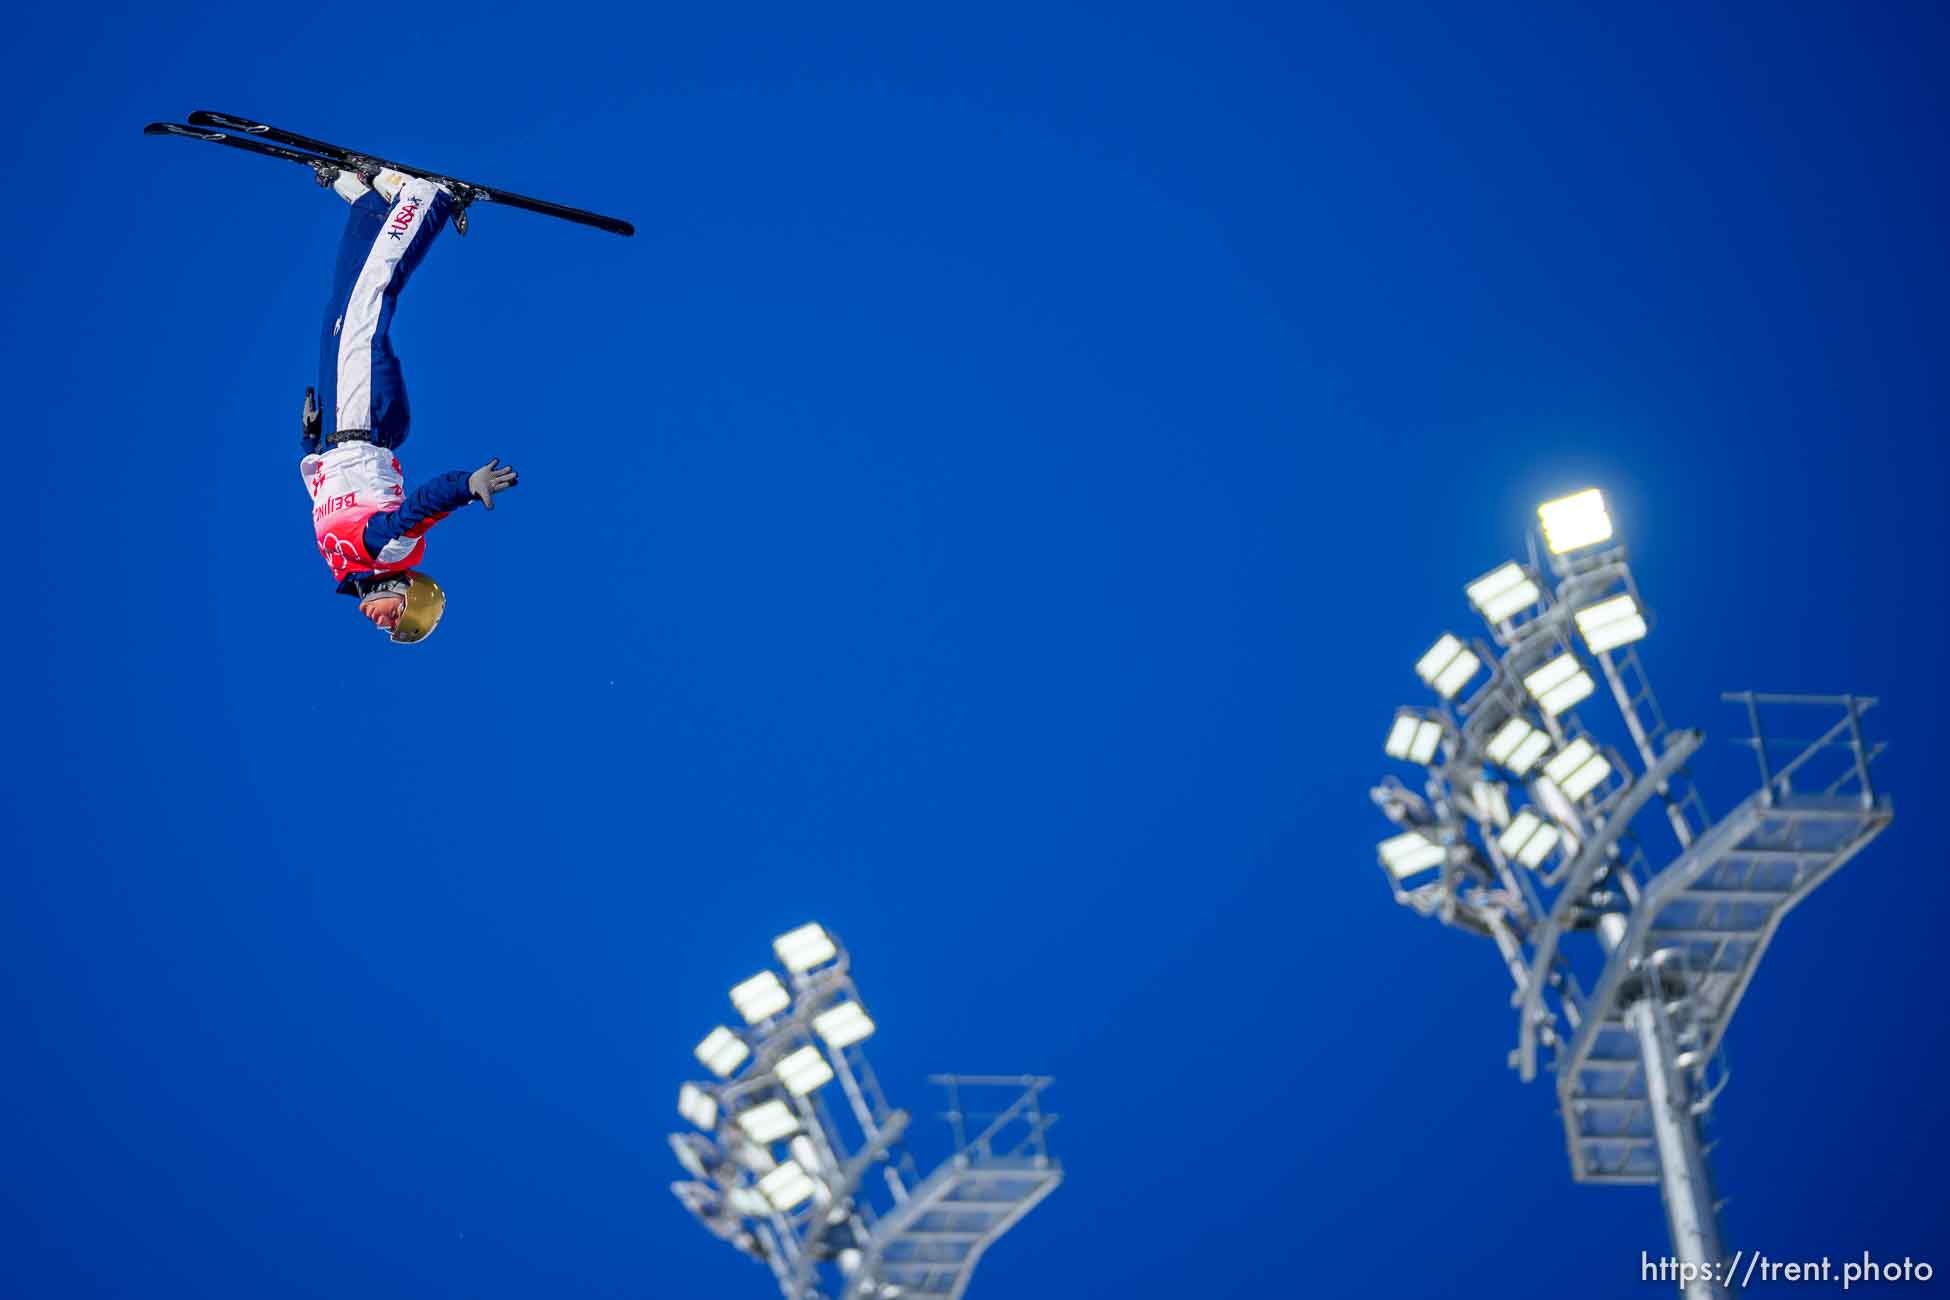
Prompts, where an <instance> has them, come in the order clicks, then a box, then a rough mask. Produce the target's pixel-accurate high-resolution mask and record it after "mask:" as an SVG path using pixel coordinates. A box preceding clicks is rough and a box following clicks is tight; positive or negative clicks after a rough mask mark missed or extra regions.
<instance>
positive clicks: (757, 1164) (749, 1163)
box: [732, 1142, 779, 1177]
mask: <svg viewBox="0 0 1950 1300" xmlns="http://www.w3.org/2000/svg"><path fill="white" fill-rule="evenodd" d="M732 1156H733V1158H734V1159H736V1160H737V1161H738V1163H739V1164H741V1165H743V1166H744V1167H745V1168H747V1169H749V1170H751V1171H752V1173H754V1174H757V1175H759V1176H761V1177H763V1176H764V1175H766V1174H769V1173H771V1172H772V1171H773V1170H774V1169H777V1168H778V1167H779V1162H778V1161H776V1160H774V1159H772V1153H771V1152H770V1151H767V1150H766V1149H765V1148H764V1147H761V1146H755V1145H753V1144H752V1143H750V1142H740V1143H739V1144H738V1145H737V1146H736V1147H734V1148H733V1149H732Z"/></svg>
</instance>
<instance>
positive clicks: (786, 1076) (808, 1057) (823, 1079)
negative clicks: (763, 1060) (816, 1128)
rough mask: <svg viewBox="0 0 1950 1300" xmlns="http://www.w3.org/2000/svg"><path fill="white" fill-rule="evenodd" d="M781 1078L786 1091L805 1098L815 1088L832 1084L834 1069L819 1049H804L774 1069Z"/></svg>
mask: <svg viewBox="0 0 1950 1300" xmlns="http://www.w3.org/2000/svg"><path fill="white" fill-rule="evenodd" d="M772 1072H773V1073H774V1074H776V1075H778V1076H779V1082H780V1083H783V1084H784V1085H785V1090H786V1091H787V1092H789V1093H791V1094H792V1095H793V1096H795V1097H803V1096H805V1095H806V1094H807V1093H809V1092H811V1091H812V1090H813V1089H815V1088H821V1087H824V1086H825V1085H826V1084H828V1083H830V1082H832V1079H833V1067H832V1066H830V1065H828V1064H826V1058H825V1057H823V1056H821V1055H820V1054H819V1049H818V1048H817V1047H811V1046H807V1047H802V1048H800V1049H799V1050H798V1051H796V1052H794V1053H792V1055H790V1056H788V1057H786V1058H785V1059H784V1060H782V1061H780V1062H779V1063H778V1064H777V1065H775V1066H773V1067H772Z"/></svg>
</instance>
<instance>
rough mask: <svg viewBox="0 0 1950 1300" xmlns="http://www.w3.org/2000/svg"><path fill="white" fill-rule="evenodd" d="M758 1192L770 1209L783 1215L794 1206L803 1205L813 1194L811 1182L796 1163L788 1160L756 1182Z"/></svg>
mask: <svg viewBox="0 0 1950 1300" xmlns="http://www.w3.org/2000/svg"><path fill="white" fill-rule="evenodd" d="M758 1190H759V1191H761V1192H763V1193H764V1194H765V1199H766V1201H767V1202H769V1203H770V1204H771V1207H772V1208H773V1209H775V1210H777V1211H778V1212H779V1213H780V1214H784V1213H785V1212H786V1211H787V1210H790V1209H791V1208H792V1207H793V1206H795V1205H804V1204H805V1203H806V1202H807V1201H808V1200H810V1199H811V1197H812V1194H813V1180H812V1179H811V1178H810V1177H808V1176H807V1174H806V1171H805V1170H803V1169H801V1168H800V1167H799V1165H798V1163H797V1162H796V1161H792V1160H788V1161H786V1162H785V1163H784V1164H782V1165H780V1166H779V1167H778V1168H777V1169H774V1170H773V1171H772V1172H771V1173H769V1174H767V1175H765V1177H763V1178H761V1179H759V1180H758Z"/></svg>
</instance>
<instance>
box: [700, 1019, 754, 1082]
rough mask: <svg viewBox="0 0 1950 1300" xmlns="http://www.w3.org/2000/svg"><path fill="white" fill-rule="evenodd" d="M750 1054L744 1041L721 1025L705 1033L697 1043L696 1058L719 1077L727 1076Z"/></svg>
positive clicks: (750, 1050) (749, 1049)
mask: <svg viewBox="0 0 1950 1300" xmlns="http://www.w3.org/2000/svg"><path fill="white" fill-rule="evenodd" d="M751 1054H752V1049H751V1048H749V1047H747V1046H745V1041H744V1040H743V1039H742V1038H740V1037H738V1035H736V1034H734V1033H732V1032H731V1031H730V1030H729V1029H726V1028H725V1027H724V1026H723V1025H719V1026H718V1027H717V1028H716V1029H713V1030H712V1031H711V1032H710V1033H708V1034H706V1035H705V1036H704V1041H703V1042H701V1043H699V1044H698V1045H697V1059H698V1060H699V1061H701V1062H703V1063H704V1068H705V1069H707V1070H709V1071H710V1072H711V1073H713V1074H715V1075H717V1076H718V1077H719V1078H720V1079H725V1078H729V1077H730V1076H731V1072H732V1071H733V1070H735V1069H737V1068H738V1067H739V1066H741V1065H743V1064H744V1063H745V1058H746V1057H748V1056H750V1055H751Z"/></svg>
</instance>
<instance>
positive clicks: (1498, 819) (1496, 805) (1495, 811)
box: [1470, 781, 1510, 826]
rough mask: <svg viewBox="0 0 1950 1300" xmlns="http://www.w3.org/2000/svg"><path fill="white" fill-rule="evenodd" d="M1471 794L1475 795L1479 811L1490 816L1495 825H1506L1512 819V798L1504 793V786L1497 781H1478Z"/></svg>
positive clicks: (1492, 823)
mask: <svg viewBox="0 0 1950 1300" xmlns="http://www.w3.org/2000/svg"><path fill="white" fill-rule="evenodd" d="M1470 794H1471V795H1472V796H1473V797H1474V801H1475V804H1476V808H1477V811H1479V812H1481V813H1482V814H1483V816H1484V817H1486V818H1488V819H1489V821H1490V824H1491V825H1493V826H1506V825H1508V824H1509V821H1510V800H1509V799H1508V798H1507V797H1506V796H1505V795H1504V793H1503V786H1502V785H1501V784H1499V783H1498V782H1495V781H1478V782H1477V783H1476V784H1475V786H1474V788H1473V789H1471V791H1470Z"/></svg>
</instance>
